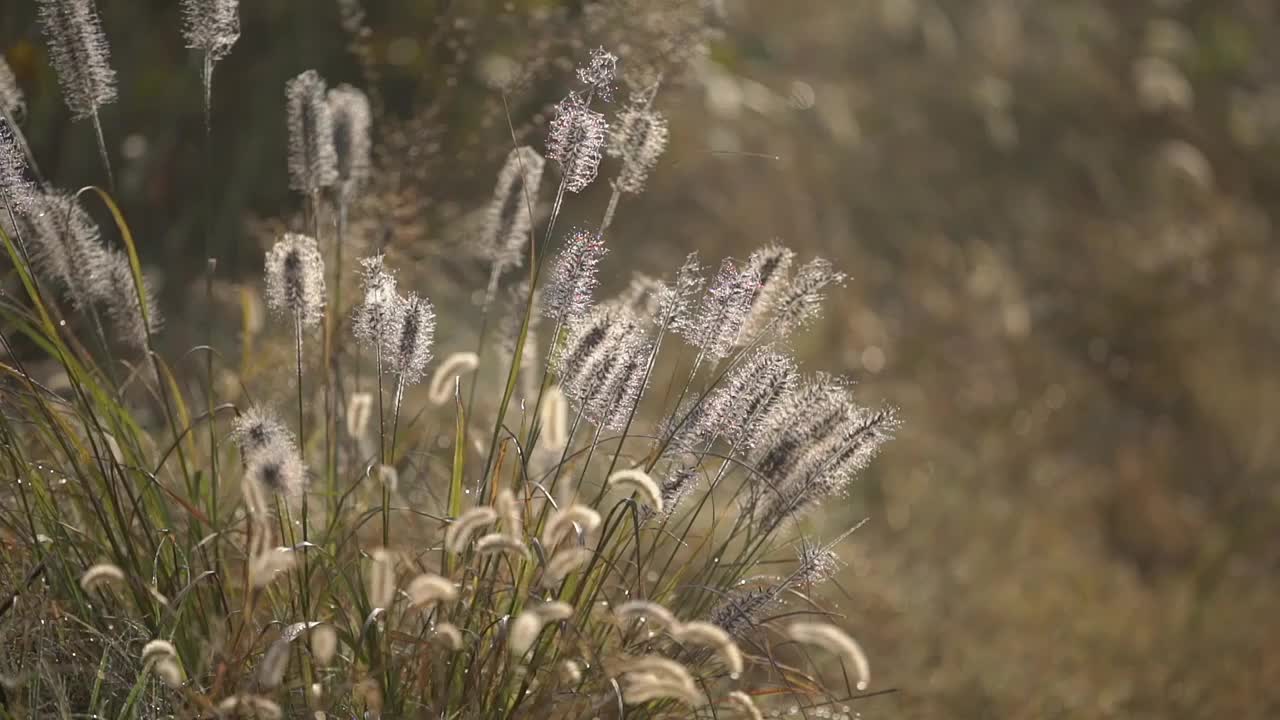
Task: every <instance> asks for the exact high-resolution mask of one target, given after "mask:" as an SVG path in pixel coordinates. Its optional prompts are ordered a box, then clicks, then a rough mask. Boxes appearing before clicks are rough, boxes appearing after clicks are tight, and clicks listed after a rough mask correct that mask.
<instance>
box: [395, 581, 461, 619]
mask: <svg viewBox="0 0 1280 720" xmlns="http://www.w3.org/2000/svg"><path fill="white" fill-rule="evenodd" d="M405 592H406V593H408V594H409V602H410V603H411V604H412V605H413V606H414V607H416V608H421V609H423V610H429V609H431V608H432V607H434V606H435V605H436V604H437V603H442V602H453V601H454V600H457V599H458V588H457V587H456V586H454V584H453V582H452V581H450V580H449V579H448V578H443V577H440V576H439V575H433V574H431V573H423V574H421V575H419V576H418V577H416V578H414V579H413V580H411V581H409V586H408V587H406V588H405Z"/></svg>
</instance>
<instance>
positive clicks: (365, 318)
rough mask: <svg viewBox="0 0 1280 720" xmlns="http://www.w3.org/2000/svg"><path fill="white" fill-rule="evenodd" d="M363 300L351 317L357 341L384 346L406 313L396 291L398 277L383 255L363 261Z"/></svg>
mask: <svg viewBox="0 0 1280 720" xmlns="http://www.w3.org/2000/svg"><path fill="white" fill-rule="evenodd" d="M360 278H361V283H362V285H363V286H364V300H363V301H362V302H361V303H360V304H359V305H357V306H356V307H355V310H354V311H352V315H351V331H352V333H353V334H354V335H355V337H356V339H357V340H359V341H361V342H363V343H365V344H367V345H369V346H371V347H379V346H385V345H386V344H387V343H388V340H387V338H388V336H389V330H390V328H392V327H395V326H396V325H397V324H398V322H399V317H400V315H402V314H403V313H404V300H403V299H402V298H401V297H400V295H399V294H398V293H397V292H396V277H395V275H393V274H391V272H390V271H388V270H387V268H386V264H385V258H384V256H383V255H382V254H377V255H371V256H369V257H367V258H364V259H363V260H361V261H360Z"/></svg>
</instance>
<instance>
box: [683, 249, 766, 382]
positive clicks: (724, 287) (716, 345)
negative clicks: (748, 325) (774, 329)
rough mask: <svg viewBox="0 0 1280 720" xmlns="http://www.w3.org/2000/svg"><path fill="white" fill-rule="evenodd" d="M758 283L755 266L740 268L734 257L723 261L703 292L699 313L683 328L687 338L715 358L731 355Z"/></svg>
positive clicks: (704, 352)
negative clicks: (733, 259) (730, 352)
mask: <svg viewBox="0 0 1280 720" xmlns="http://www.w3.org/2000/svg"><path fill="white" fill-rule="evenodd" d="M759 286H760V276H759V274H758V273H756V272H755V271H754V269H753V268H751V267H745V268H742V269H739V268H738V267H737V265H735V264H734V262H733V261H732V260H725V261H724V262H722V263H721V264H720V270H719V271H718V272H717V273H716V276H715V277H714V278H713V279H712V281H711V285H710V286H709V287H708V288H707V291H706V293H704V294H703V296H702V303H701V304H700V305H699V307H698V313H697V316H696V317H695V318H692V319H691V320H690V322H689V323H687V324H686V325H684V326H683V327H682V328H681V330H682V331H683V332H682V334H683V335H684V336H685V339H687V340H688V341H689V342H690V343H691V344H693V345H694V346H696V347H698V348H699V349H701V350H702V353H703V355H704V356H705V357H706V359H708V360H710V361H712V362H714V361H717V360H720V359H721V358H723V357H725V356H726V355H728V354H729V351H730V350H732V349H733V347H734V346H735V345H737V343H738V336H739V335H740V334H741V332H742V326H743V324H744V323H745V322H746V321H747V316H748V315H749V314H750V312H751V302H752V298H754V297H755V294H756V292H757V290H758V289H759Z"/></svg>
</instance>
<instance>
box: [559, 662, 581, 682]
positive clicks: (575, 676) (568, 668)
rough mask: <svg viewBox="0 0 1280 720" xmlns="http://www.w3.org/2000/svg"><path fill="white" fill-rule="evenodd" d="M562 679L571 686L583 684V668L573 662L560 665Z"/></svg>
mask: <svg viewBox="0 0 1280 720" xmlns="http://www.w3.org/2000/svg"><path fill="white" fill-rule="evenodd" d="M560 677H561V678H562V679H563V680H564V681H565V682H566V683H568V684H570V685H576V684H578V683H580V682H582V667H581V666H579V665H578V663H576V662H574V661H573V660H565V661H563V662H561V663H560Z"/></svg>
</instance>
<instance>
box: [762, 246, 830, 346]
mask: <svg viewBox="0 0 1280 720" xmlns="http://www.w3.org/2000/svg"><path fill="white" fill-rule="evenodd" d="M844 281H845V274H844V273H842V272H837V271H836V270H835V269H834V268H832V267H831V263H830V262H829V261H827V260H824V259H822V258H814V259H813V260H810V261H809V262H807V263H805V264H804V265H802V266H801V267H800V270H798V271H797V272H796V276H795V278H794V279H793V280H792V281H791V282H790V283H789V284H788V285H787V286H786V288H785V289H784V290H781V291H779V292H778V293H777V295H776V300H774V305H775V310H774V311H775V312H776V313H777V318H778V319H777V328H778V332H779V334H786V333H788V332H791V331H792V330H794V329H797V328H801V327H804V326H805V325H806V324H808V323H809V322H812V321H813V320H814V319H815V318H817V317H818V316H819V315H820V314H821V312H822V301H823V299H824V297H825V293H826V290H827V288H829V287H831V286H832V285H840V284H842V283H844Z"/></svg>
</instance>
